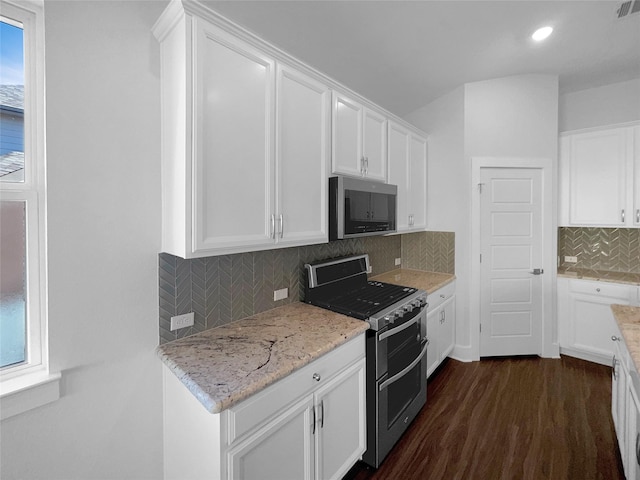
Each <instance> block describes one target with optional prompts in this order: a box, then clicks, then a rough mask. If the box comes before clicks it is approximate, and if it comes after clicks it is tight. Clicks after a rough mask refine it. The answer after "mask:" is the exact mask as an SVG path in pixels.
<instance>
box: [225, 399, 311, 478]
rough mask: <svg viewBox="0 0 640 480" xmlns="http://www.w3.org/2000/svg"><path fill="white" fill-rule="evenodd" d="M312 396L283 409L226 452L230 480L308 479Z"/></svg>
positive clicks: (309, 470)
mask: <svg viewBox="0 0 640 480" xmlns="http://www.w3.org/2000/svg"><path fill="white" fill-rule="evenodd" d="M312 409H313V397H312V396H311V395H309V396H308V397H306V398H305V399H304V400H302V401H300V402H298V403H296V404H295V405H293V406H292V407H290V408H288V409H287V410H285V411H284V412H283V413H282V414H281V415H279V416H278V417H277V418H276V419H275V420H274V421H272V422H271V423H269V424H268V425H267V426H266V427H265V428H263V429H261V430H259V431H258V432H256V433H255V434H253V435H251V436H250V437H249V438H247V439H246V440H245V441H244V442H242V443H241V444H239V445H238V446H236V447H234V448H233V449H231V450H230V451H229V453H228V455H227V465H228V478H229V479H230V480H231V479H233V480H281V479H284V478H296V479H298V478H299V479H309V480H310V479H312V478H313V464H314V458H313V455H314V449H313V431H312V425H313V420H312V414H311V412H312V411H313V410H312Z"/></svg>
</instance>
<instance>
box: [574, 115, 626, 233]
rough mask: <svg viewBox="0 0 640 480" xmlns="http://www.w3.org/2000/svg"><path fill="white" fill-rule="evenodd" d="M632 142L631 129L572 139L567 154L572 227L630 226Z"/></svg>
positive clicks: (605, 131)
mask: <svg viewBox="0 0 640 480" xmlns="http://www.w3.org/2000/svg"><path fill="white" fill-rule="evenodd" d="M630 142H631V138H630V135H629V129H628V128H613V129H607V130H602V131H597V132H589V133H581V134H575V135H571V136H570V138H569V143H568V145H566V148H564V149H563V151H564V153H565V154H566V155H568V159H569V172H568V174H569V188H570V195H569V204H570V205H569V223H570V224H571V225H598V226H603V227H606V226H611V227H613V226H625V225H627V224H630V220H629V219H630V218H631V217H632V216H633V215H632V212H629V211H628V209H629V207H628V206H627V200H628V194H629V193H630V191H629V188H628V178H627V175H628V174H629V172H628V171H627V170H628V162H629V158H630V154H631V151H630V145H631V143H630ZM563 161H564V159H563Z"/></svg>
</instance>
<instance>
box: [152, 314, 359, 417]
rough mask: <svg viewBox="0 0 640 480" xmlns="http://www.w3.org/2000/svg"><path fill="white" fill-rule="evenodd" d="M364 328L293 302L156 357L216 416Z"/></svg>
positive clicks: (162, 349) (171, 346)
mask: <svg viewBox="0 0 640 480" xmlns="http://www.w3.org/2000/svg"><path fill="white" fill-rule="evenodd" d="M368 328H369V324H368V323H367V322H365V321H362V320H358V319H355V318H351V317H347V316H345V315H341V314H339V313H334V312H331V311H329V310H325V309H323V308H319V307H315V306H312V305H309V304H306V303H301V302H298V303H292V304H289V305H285V306H282V307H278V308H274V309H273V310H269V311H266V312H263V313H259V314H257V315H254V316H252V317H248V318H245V319H242V320H238V321H236V322H233V323H230V324H227V325H223V326H220V327H216V328H212V329H209V330H205V331H204V332H201V333H197V334H195V335H191V336H189V337H185V338H182V339H179V340H175V341H173V342H169V343H166V344H164V345H160V346H159V347H158V348H157V350H156V352H157V354H158V356H159V357H160V358H161V359H162V361H163V362H164V363H165V365H167V367H168V368H169V369H170V370H171V371H172V372H173V373H174V374H175V375H176V376H177V377H178V378H179V379H180V381H181V382H182V383H183V384H184V385H185V386H186V387H187V388H188V389H189V391H190V392H191V393H192V394H193V395H194V396H195V397H196V398H197V399H198V400H199V401H200V403H202V405H204V407H205V408H206V409H207V410H208V411H209V412H211V413H219V412H221V411H223V410H225V409H227V408H229V407H230V406H232V405H234V404H236V403H238V402H240V401H242V400H244V399H246V398H247V397H249V396H251V395H253V394H255V393H257V392H259V391H260V390H262V389H264V388H266V387H268V386H269V385H271V384H272V383H274V382H276V381H277V380H280V379H281V378H283V377H285V376H287V375H289V374H290V373H292V372H293V371H295V370H297V369H299V368H301V367H303V366H305V365H307V364H308V363H310V362H312V361H313V360H315V359H317V358H319V357H320V356H322V355H324V354H325V353H328V352H330V351H331V350H333V349H335V348H336V347H339V346H340V345H342V344H344V343H346V342H347V341H349V340H351V339H352V338H354V337H356V336H358V335H359V334H361V333H364V332H365V331H366V330H367V329H368Z"/></svg>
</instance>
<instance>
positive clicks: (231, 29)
mask: <svg viewBox="0 0 640 480" xmlns="http://www.w3.org/2000/svg"><path fill="white" fill-rule="evenodd" d="M184 15H189V16H196V17H198V18H201V19H203V20H206V21H207V22H209V23H211V24H212V25H215V26H216V27H218V28H220V29H222V30H224V31H226V32H228V33H229V34H231V35H233V36H234V37H236V38H238V39H240V40H242V41H244V42H247V43H249V44H251V45H253V46H254V47H256V48H259V49H260V50H261V51H262V52H263V53H265V54H266V55H268V56H270V57H271V58H273V59H274V60H276V61H277V62H281V63H284V64H286V65H289V66H290V67H293V68H295V69H297V70H299V71H300V72H303V73H305V74H307V75H309V76H311V77H313V78H315V79H316V80H318V81H319V82H322V83H324V84H325V85H327V86H328V87H329V88H330V89H331V90H336V91H339V92H341V93H342V94H344V95H347V96H349V97H350V98H351V99H353V100H354V101H357V102H359V103H361V104H362V105H364V106H366V107H368V108H371V109H374V110H377V111H378V112H379V113H381V114H383V115H384V116H385V117H387V119H389V120H393V121H395V122H397V123H400V124H403V125H404V126H406V127H407V128H409V129H411V130H413V131H415V132H416V133H417V134H419V135H420V136H422V137H424V138H428V135H427V134H426V133H425V132H423V131H421V130H419V129H417V128H416V127H415V125H412V124H410V123H408V122H407V121H406V120H404V119H403V118H401V117H399V116H397V115H396V114H394V113H392V112H390V111H388V110H387V109H385V108H383V107H381V106H380V105H377V104H375V103H373V102H372V101H371V100H369V99H368V98H366V97H363V96H362V95H360V94H359V93H358V92H356V91H355V90H352V89H351V88H349V87H347V86H345V85H343V84H341V83H340V82H338V81H336V80H335V79H333V78H332V77H330V76H328V75H326V74H324V73H323V72H321V71H319V70H317V69H316V68H314V67H312V66H311V65H309V64H307V63H305V62H303V61H301V60H300V59H298V58H296V57H294V56H293V55H291V54H289V53H287V52H286V51H284V50H282V49H281V48H278V47H277V46H275V45H273V44H271V43H269V42H267V41H266V40H264V39H262V38H260V37H259V36H257V35H256V34H254V33H252V32H251V31H249V30H247V29H246V28H244V27H242V26H241V25H238V24H237V23H235V22H233V21H232V20H229V19H228V18H226V17H224V16H223V15H221V14H220V13H218V12H216V11H215V10H212V9H211V8H210V7H209V6H207V5H206V4H204V3H203V2H201V1H200V0H171V1H170V2H169V5H168V6H167V8H166V9H165V10H164V12H163V13H162V14H161V15H160V17H159V18H158V20H157V21H156V23H155V24H154V26H153V27H152V32H153V34H154V36H155V37H156V39H157V40H158V41H159V42H161V41H162V40H163V39H164V37H165V36H166V35H167V34H168V32H169V31H171V29H172V28H173V26H174V25H175V23H177V22H179V21H180V20H181V19H182V18H183V17H184Z"/></svg>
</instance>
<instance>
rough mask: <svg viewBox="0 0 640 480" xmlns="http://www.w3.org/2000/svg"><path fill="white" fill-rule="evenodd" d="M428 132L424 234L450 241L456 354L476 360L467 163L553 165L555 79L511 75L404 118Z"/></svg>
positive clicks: (476, 320)
mask: <svg viewBox="0 0 640 480" xmlns="http://www.w3.org/2000/svg"><path fill="white" fill-rule="evenodd" d="M405 118H406V120H408V121H409V122H411V123H413V124H415V125H416V126H417V127H420V128H421V129H423V130H425V131H426V132H428V133H429V192H428V208H429V230H445V231H453V232H455V234H456V262H455V263H456V276H457V278H458V280H457V281H456V296H457V300H456V347H455V350H454V352H453V355H454V356H455V357H456V358H459V359H461V360H473V359H475V358H477V356H478V351H479V350H478V348H479V345H478V335H477V331H478V325H479V312H478V311H477V308H476V307H474V306H473V305H472V303H471V298H470V294H471V283H472V281H473V280H472V278H471V261H472V259H471V202H472V195H471V193H472V188H473V187H472V185H471V184H470V178H471V158H472V157H476V156H493V157H545V158H551V159H552V160H553V162H554V164H555V162H556V161H557V149H558V147H557V145H558V144H557V141H558V78H557V77H556V76H552V75H518V76H512V77H505V78H497V79H493V80H487V81H483V82H476V83H469V84H466V85H464V86H463V87H460V88H458V89H456V90H454V91H453V92H451V93H449V94H447V95H444V96H442V97H441V98H439V99H437V100H435V101H434V102H432V103H430V104H428V105H426V106H424V107H422V108H420V109H418V110H416V111H414V112H412V113H410V114H409V115H407V116H406V117H405Z"/></svg>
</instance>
